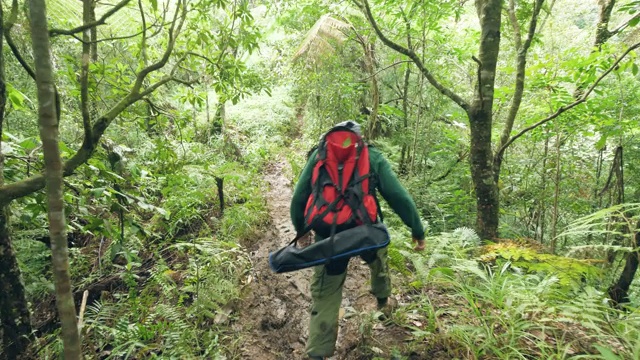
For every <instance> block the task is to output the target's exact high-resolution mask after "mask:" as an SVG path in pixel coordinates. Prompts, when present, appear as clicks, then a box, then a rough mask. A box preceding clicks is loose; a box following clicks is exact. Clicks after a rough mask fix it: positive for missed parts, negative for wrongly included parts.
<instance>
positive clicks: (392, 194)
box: [290, 146, 424, 240]
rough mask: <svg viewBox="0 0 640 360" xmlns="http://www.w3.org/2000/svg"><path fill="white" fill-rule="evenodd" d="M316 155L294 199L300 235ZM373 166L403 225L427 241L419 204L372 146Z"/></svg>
mask: <svg viewBox="0 0 640 360" xmlns="http://www.w3.org/2000/svg"><path fill="white" fill-rule="evenodd" d="M316 154H317V150H316V151H314V152H313V153H312V154H311V155H310V156H309V161H307V165H305V167H304V170H302V174H300V179H298V183H297V184H296V187H295V189H294V191H293V198H292V199H291V209H290V211H291V221H292V222H293V226H294V227H295V229H296V231H297V232H298V233H300V232H301V231H303V230H304V227H305V226H304V210H305V207H306V205H307V199H308V198H309V195H310V194H311V175H312V173H313V168H314V166H315V163H316V161H315V159H316ZM369 163H370V166H371V173H372V175H373V176H374V177H375V179H376V181H375V183H376V185H377V189H376V190H377V192H379V193H380V194H381V195H382V197H383V198H384V199H385V200H386V201H387V203H388V204H389V206H391V209H393V211H394V212H395V213H396V214H398V216H400V218H401V219H402V221H403V222H404V223H405V224H406V225H407V226H408V227H410V228H411V234H412V236H413V237H414V238H416V239H418V240H422V239H424V228H423V226H422V222H421V221H420V216H419V214H418V209H417V208H416V204H415V203H414V202H413V199H412V198H411V196H410V195H409V193H408V192H407V190H406V189H405V188H404V187H403V186H402V184H401V183H400V181H399V180H398V178H397V177H396V174H395V173H394V172H393V169H391V165H390V164H389V162H388V161H387V160H386V159H385V158H384V157H383V156H382V154H381V153H380V151H378V150H377V149H376V148H374V147H372V146H370V147H369Z"/></svg>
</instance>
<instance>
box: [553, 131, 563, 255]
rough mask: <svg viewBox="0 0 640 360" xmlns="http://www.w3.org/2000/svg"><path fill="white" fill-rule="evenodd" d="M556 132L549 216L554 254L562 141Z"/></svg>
mask: <svg viewBox="0 0 640 360" xmlns="http://www.w3.org/2000/svg"><path fill="white" fill-rule="evenodd" d="M556 131H558V134H557V135H556V177H555V181H554V186H555V191H554V193H553V217H552V218H551V253H552V254H555V252H556V242H557V239H556V235H557V234H558V199H559V198H560V179H561V176H562V174H561V170H562V165H561V164H560V162H561V161H562V154H561V153H560V148H561V146H562V141H561V139H560V130H559V129H556Z"/></svg>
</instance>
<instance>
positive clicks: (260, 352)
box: [237, 161, 375, 360]
mask: <svg viewBox="0 0 640 360" xmlns="http://www.w3.org/2000/svg"><path fill="white" fill-rule="evenodd" d="M288 166H289V165H288V164H287V163H286V162H284V161H278V162H275V163H273V164H271V165H269V166H268V167H267V170H266V172H265V174H264V181H265V187H267V188H268V191H267V193H266V198H267V202H268V207H269V210H270V214H271V224H270V225H269V226H268V227H267V228H268V229H269V230H267V231H266V232H265V233H264V235H263V236H262V237H261V238H260V239H259V240H257V241H256V243H255V244H253V245H252V246H251V247H250V248H249V250H250V255H251V258H252V261H253V266H254V268H253V269H252V273H253V280H252V282H251V284H249V286H248V289H247V291H246V296H245V298H244V299H243V301H242V303H241V304H240V305H239V308H238V309H237V311H238V319H237V324H239V325H240V327H241V329H242V330H241V331H242V334H241V338H242V340H243V343H242V345H241V347H240V348H241V358H242V359H264V360H272V359H273V360H275V359H278V360H280V359H282V360H284V359H305V358H306V355H305V353H304V348H305V344H306V341H307V337H308V322H309V309H310V307H311V297H310V291H309V280H310V278H311V275H312V270H311V269H305V270H301V271H296V272H292V273H287V274H275V273H273V272H272V271H271V270H270V268H269V264H268V254H269V252H270V251H273V250H275V249H278V248H280V247H282V246H284V245H286V244H287V243H288V242H289V241H290V240H291V239H293V237H294V235H295V230H294V229H293V226H292V225H291V221H290V219H289V205H290V201H291V195H292V189H291V185H290V182H289V180H288V179H287V178H286V176H285V174H286V173H287V172H288V171H289V169H288ZM307 241H308V240H307ZM368 281H369V268H368V267H367V266H366V265H364V264H363V263H362V262H361V261H359V259H352V260H351V263H350V265H349V270H348V276H347V281H346V283H345V288H344V292H343V300H342V306H341V308H342V309H341V311H340V315H341V319H340V333H339V336H338V343H337V350H336V354H335V355H334V356H333V357H332V358H331V359H357V358H361V357H360V356H359V355H358V354H357V353H358V351H357V349H358V348H359V343H360V342H361V339H362V336H361V334H360V332H359V326H358V321H359V319H360V318H361V315H359V314H361V313H362V311H366V310H367V308H368V307H373V305H374V303H375V300H374V298H373V296H372V295H370V294H369V292H368V285H369V284H368ZM364 358H366V357H364Z"/></svg>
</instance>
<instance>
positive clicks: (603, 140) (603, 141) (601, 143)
mask: <svg viewBox="0 0 640 360" xmlns="http://www.w3.org/2000/svg"><path fill="white" fill-rule="evenodd" d="M605 145H607V135H602V137H600V140H598V142H597V143H596V149H597V150H602V149H604V147H605Z"/></svg>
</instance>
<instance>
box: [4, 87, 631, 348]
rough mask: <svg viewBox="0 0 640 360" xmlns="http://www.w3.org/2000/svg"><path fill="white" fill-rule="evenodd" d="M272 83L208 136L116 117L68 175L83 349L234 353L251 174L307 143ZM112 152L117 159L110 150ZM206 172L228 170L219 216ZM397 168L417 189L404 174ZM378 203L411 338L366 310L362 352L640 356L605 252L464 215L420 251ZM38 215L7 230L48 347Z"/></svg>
mask: <svg viewBox="0 0 640 360" xmlns="http://www.w3.org/2000/svg"><path fill="white" fill-rule="evenodd" d="M273 96H274V98H275V99H276V100H274V98H269V97H266V96H265V97H260V96H255V97H253V98H252V101H251V102H248V103H246V104H242V103H241V104H239V105H237V106H234V107H231V108H230V109H229V111H228V119H229V120H228V122H227V124H226V126H227V128H226V129H225V133H224V134H221V135H219V136H214V137H212V138H211V139H210V140H209V141H207V142H206V143H202V142H199V141H193V140H189V141H187V140H184V139H183V140H173V141H169V142H166V141H159V140H158V139H154V138H153V137H151V136H149V135H148V134H146V133H144V132H141V133H125V132H118V130H119V129H118V128H115V131H114V138H116V140H114V143H117V144H120V145H118V146H115V145H114V146H112V147H107V148H106V149H103V151H101V152H100V154H99V156H98V157H97V158H95V159H93V160H91V161H90V163H89V166H87V167H86V168H85V169H84V171H83V173H82V174H79V175H78V176H75V177H73V178H70V179H69V186H70V187H72V189H74V191H73V192H70V193H69V194H68V195H67V196H68V199H67V200H68V208H67V211H68V213H69V214H70V222H69V233H70V235H69V242H70V245H71V246H72V248H71V250H70V252H71V269H72V275H73V281H74V286H75V291H76V292H75V295H76V297H77V299H80V298H81V296H82V291H83V290H85V289H88V290H89V291H90V305H89V306H88V307H87V309H86V311H85V313H84V326H83V329H82V335H83V339H84V340H83V346H84V353H85V354H86V355H87V356H88V357H90V358H101V359H141V358H164V359H169V358H181V359H186V358H193V359H197V358H211V359H223V358H227V359H229V358H240V352H239V347H240V343H241V341H242V335H241V334H239V333H238V331H236V330H237V329H236V328H235V326H237V325H234V322H233V321H231V319H230V318H232V317H233V316H234V315H233V314H232V309H233V306H234V304H235V303H236V302H237V301H238V300H239V299H240V298H241V297H242V295H243V290H244V289H245V287H246V285H247V283H248V282H249V279H250V277H249V270H250V269H251V267H252V266H253V264H252V263H251V259H250V257H249V256H248V254H247V252H246V250H245V246H246V245H250V244H251V242H253V241H255V240H256V239H257V238H258V237H259V236H260V232H261V230H262V229H264V226H268V220H269V214H268V213H267V209H266V199H265V197H264V193H265V184H263V183H262V182H261V181H259V179H261V171H263V170H264V168H265V166H267V165H268V164H270V162H272V161H274V160H275V159H283V160H285V161H286V162H287V163H288V165H289V168H290V169H289V170H288V173H286V174H283V175H284V176H286V177H287V178H289V179H290V180H291V183H292V184H293V183H295V181H296V180H297V176H298V175H299V172H300V170H301V169H302V166H303V165H304V162H305V153H306V151H304V150H306V149H308V148H309V147H310V146H311V145H312V144H313V143H314V142H315V140H314V138H315V135H309V134H308V133H307V132H305V126H304V124H303V123H301V122H300V119H299V118H298V117H296V116H294V115H293V113H292V111H291V109H290V108H289V106H287V105H286V98H287V97H286V89H279V90H277V91H275V92H274V95H273ZM258 119H260V122H258V121H257V120H258ZM258 124H259V125H258ZM118 136H119V137H120V138H118ZM384 146H385V144H382V145H381V147H382V149H383V150H384ZM230 149H231V150H230ZM290 149H296V151H290ZM111 152H117V153H118V155H119V157H120V160H119V161H118V162H115V163H112V162H109V154H110V153H111ZM216 178H223V179H224V183H223V184H224V186H223V190H224V199H225V207H224V213H222V211H221V209H220V201H219V198H218V188H217V186H218V183H217V182H216ZM403 181H405V183H406V184H407V185H408V186H409V188H410V189H411V188H412V184H413V182H412V181H414V179H411V178H409V179H406V178H405V179H403ZM418 204H419V205H420V204H421V202H420V200H418ZM421 208H422V207H421ZM383 210H384V212H385V215H386V217H385V218H386V219H387V220H386V222H387V225H388V226H389V228H390V231H391V234H392V238H393V240H394V241H393V243H392V245H391V248H390V251H389V254H390V263H391V265H392V268H393V269H394V274H395V276H394V284H396V286H395V290H394V296H395V297H396V298H397V299H399V300H400V303H401V304H402V305H403V306H401V307H400V308H399V309H398V310H397V311H396V312H395V314H394V315H393V317H392V318H391V320H389V321H387V322H386V323H385V325H386V326H387V327H389V328H399V329H402V330H403V334H405V337H404V338H391V341H388V342H386V343H384V344H385V345H384V346H386V347H387V348H385V349H384V350H380V349H379V347H380V346H383V345H381V344H380V343H378V342H376V340H375V339H374V338H373V337H372V335H371V329H372V327H373V326H374V325H373V324H374V323H376V322H378V320H376V318H375V316H373V315H374V314H362V316H360V317H359V320H358V321H360V322H361V324H360V327H359V329H360V331H361V335H362V342H361V344H360V346H359V348H358V352H359V353H360V356H362V358H387V357H380V354H379V352H380V351H382V352H383V353H387V354H394V355H390V356H393V358H397V359H402V358H409V355H407V354H412V353H413V354H439V355H438V356H440V357H439V358H443V359H444V358H451V359H453V358H460V359H580V358H588V359H594V358H601V359H607V360H611V359H632V358H639V357H640V346H639V345H638V342H637V338H638V337H640V333H639V329H640V313H639V312H638V310H637V309H636V308H637V298H636V297H635V294H636V292H635V290H634V292H633V293H632V302H631V304H629V306H628V307H625V308H623V309H616V308H614V307H612V306H611V305H610V304H609V303H608V302H607V296H606V294H605V292H604V291H605V289H604V288H603V286H602V284H603V283H609V282H610V281H611V276H610V274H609V275H608V273H607V270H608V269H606V268H604V267H603V265H602V264H601V263H600V262H597V261H591V260H589V259H581V258H579V257H578V256H575V257H563V256H557V255H551V254H549V252H548V251H547V249H546V248H545V247H543V246H541V245H539V244H537V243H534V242H531V241H528V240H521V241H517V240H514V241H508V240H505V241H501V242H500V243H496V244H488V245H482V244H481V242H480V239H479V238H478V237H477V235H476V234H475V232H474V231H473V230H471V229H469V228H464V227H461V228H458V229H457V230H455V231H451V232H442V233H437V234H432V235H431V236H429V237H428V238H427V244H428V248H427V251H426V252H425V253H422V254H418V253H414V252H413V251H411V248H410V243H409V241H408V240H409V239H410V234H409V232H408V230H407V229H406V228H405V227H404V225H403V224H402V223H401V221H400V220H399V218H397V217H396V216H395V215H393V214H392V213H391V212H390V210H389V209H388V208H387V207H386V205H384V204H383ZM43 214H44V208H43V207H42V205H41V204H38V202H37V200H36V201H33V200H25V201H24V202H23V203H21V204H20V206H16V208H15V210H14V214H13V216H14V218H16V219H22V220H25V219H26V218H27V217H28V218H29V219H30V220H31V221H32V224H35V225H37V226H30V227H24V228H21V229H19V230H17V231H16V241H15V245H16V249H17V250H18V254H19V259H20V262H21V268H22V269H23V277H24V279H25V284H26V285H27V291H28V296H29V299H30V302H31V304H32V309H33V311H34V314H35V315H36V323H38V324H40V329H41V330H42V333H41V334H39V335H38V336H39V337H38V341H37V342H35V343H34V351H35V352H37V354H36V355H35V357H37V358H42V359H54V358H57V357H58V354H59V353H60V350H61V342H60V340H59V337H58V331H59V330H57V329H56V328H55V326H52V323H53V322H55V315H54V313H53V302H52V293H53V285H52V283H51V281H50V275H49V272H50V270H49V261H50V260H49V258H48V255H46V254H47V251H46V246H47V245H46V236H45V234H46V231H45V230H46V228H45V222H44V215H43ZM121 214H122V217H121V216H120V215H121ZM423 215H424V213H423ZM588 221H590V224H591V225H592V226H597V225H598V224H597V221H595V220H594V219H593V218H591V219H590V220H589V219H587V222H588ZM427 225H429V224H427ZM441 225H442V224H440V225H438V226H441ZM581 226H582V227H584V221H583V222H582V223H577V225H575V229H577V231H578V232H577V233H576V232H573V233H571V232H568V235H567V236H580V233H579V230H580V229H581V228H582V227H581ZM427 227H429V226H427ZM34 240H40V241H34ZM568 250H571V248H568ZM578 250H579V249H573V251H567V253H571V254H573V255H576V254H580V253H581V252H580V251H578ZM425 356H426V355H425Z"/></svg>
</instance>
